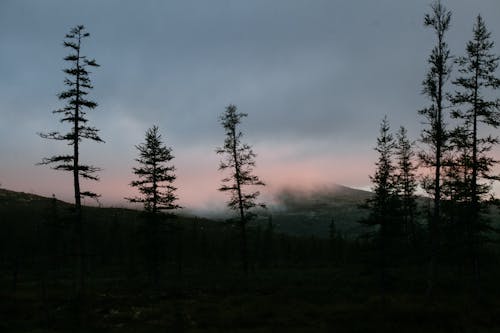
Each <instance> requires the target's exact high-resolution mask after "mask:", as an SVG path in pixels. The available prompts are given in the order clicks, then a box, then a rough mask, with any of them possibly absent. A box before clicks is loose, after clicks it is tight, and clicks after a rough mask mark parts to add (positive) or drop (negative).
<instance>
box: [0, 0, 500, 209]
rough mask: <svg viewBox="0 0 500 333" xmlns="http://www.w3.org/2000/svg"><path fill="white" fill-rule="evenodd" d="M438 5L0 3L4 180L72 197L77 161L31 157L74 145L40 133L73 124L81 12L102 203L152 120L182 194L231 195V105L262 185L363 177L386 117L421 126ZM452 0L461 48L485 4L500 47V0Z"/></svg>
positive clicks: (118, 184)
mask: <svg viewBox="0 0 500 333" xmlns="http://www.w3.org/2000/svg"><path fill="white" fill-rule="evenodd" d="M430 2H431V1H427V0H424V1H421V0H377V1H373V0H355V1H353V0H342V1H341V0H324V1H322V0H308V1H305V0H300V1H298V0H297V1H296V0H280V1H276V0H275V1H270V0H252V1H243V0H241V1H239V0H226V1H222V0H214V1H202V0H199V1H189V0H182V1H181V0H179V1H125V0H123V1H118V0H117V1H102V0H95V1H68V0H60V1H55V0H47V1H35V0H32V1H24V0H0V43H1V52H0V154H1V156H2V158H1V162H0V183H1V186H2V187H3V188H7V189H12V190H18V191H25V192H33V193H37V194H42V195H51V194H52V193H54V194H55V195H56V196H57V197H58V198H60V199H65V200H71V197H72V195H71V193H72V178H71V175H70V174H69V173H64V172H58V171H54V170H51V169H50V168H48V167H46V166H36V165H35V164H36V163H37V162H39V161H41V159H42V158H43V157H47V156H50V155H53V154H56V153H64V152H65V151H68V150H69V149H70V148H69V147H68V146H67V145H66V144H64V143H58V142H54V141H50V140H43V139H41V138H40V137H39V136H38V135H37V133H38V132H45V131H49V130H54V129H61V130H64V129H66V128H67V127H64V126H61V125H60V124H59V122H58V117H57V116H56V115H53V114H52V113H51V111H52V110H54V109H57V108H59V107H61V106H62V105H63V104H62V103H61V102H60V101H58V99H57V94H58V92H60V91H62V90H63V89H64V85H63V79H64V73H63V72H62V68H64V67H65V64H64V61H63V60H62V59H63V57H64V56H65V55H66V54H68V50H67V49H65V48H63V47H62V41H63V38H64V35H65V34H66V33H67V32H68V31H69V30H70V29H71V28H72V27H73V26H75V25H78V24H83V25H85V26H86V28H87V30H88V32H89V33H90V34H91V37H90V38H88V39H86V40H85V44H84V45H83V53H84V54H85V55H87V56H89V57H90V58H95V59H96V61H97V63H99V64H100V65H101V67H99V68H97V69H95V70H94V72H93V73H92V74H91V79H92V80H93V84H94V87H95V89H94V90H93V92H92V98H93V99H94V100H95V101H96V102H97V103H99V106H98V108H97V109H96V110H95V111H93V112H89V119H90V123H91V124H92V125H94V126H96V127H97V128H99V129H100V131H101V132H100V134H101V137H102V138H103V139H104V140H105V141H106V143H105V144H97V143H91V142H84V144H83V149H82V154H81V156H82V159H83V160H84V161H85V162H89V163H92V164H95V165H97V166H99V167H101V168H102V169H103V171H102V172H101V173H100V177H101V181H100V182H99V183H84V189H85V188H87V189H92V190H93V191H95V192H97V193H100V194H101V195H102V198H101V202H102V203H103V204H104V205H114V206H125V205H127V203H126V201H125V200H124V199H123V197H126V196H131V195H133V193H134V190H132V189H131V188H130V187H129V185H128V184H129V183H130V181H131V180H133V179H134V176H133V174H132V171H131V168H132V167H133V166H135V165H136V163H135V161H134V158H136V156H137V150H136V149H135V147H134V145H136V144H139V143H141V142H143V140H144V132H145V131H146V129H148V128H149V127H151V126H152V125H154V124H156V125H158V126H159V127H160V131H161V133H162V135H163V139H164V140H165V143H166V144H167V145H168V146H171V147H172V149H173V154H174V156H175V159H174V160H173V162H174V164H175V166H176V168H177V176H178V179H177V181H176V186H177V187H178V188H179V190H178V195H179V197H180V202H179V203H180V204H181V205H182V206H185V207H187V208H192V207H194V208H214V207H219V206H222V205H223V204H224V201H225V195H224V194H222V193H218V192H217V188H218V187H219V185H220V180H221V179H222V178H223V175H222V174H221V173H220V172H218V170H217V169H218V163H219V159H220V158H219V156H217V155H216V154H215V148H216V147H217V146H220V145H222V143H223V140H224V131H223V129H222V127H221V126H220V124H219V122H218V117H219V115H220V114H221V113H222V112H223V111H224V109H225V106H226V105H228V104H229V103H232V104H236V105H237V106H238V109H239V110H240V111H242V112H245V113H248V115H249V116H248V118H246V119H244V122H243V127H242V130H243V131H244V133H245V136H244V141H245V142H247V143H249V144H251V145H253V147H254V151H255V152H256V153H257V155H258V156H257V167H256V169H255V172H256V174H258V175H259V176H260V177H261V178H262V180H264V181H265V182H266V183H267V184H268V185H267V187H266V188H265V189H263V190H262V192H263V195H264V198H271V197H272V194H273V193H274V192H275V191H277V190H278V189H280V188H282V187H283V186H286V185H295V186H304V187H306V188H313V187H315V186H319V185H328V184H334V183H338V184H343V185H347V186H353V187H358V188H368V187H369V185H370V182H369V177H368V175H369V174H371V173H372V172H373V168H374V167H373V163H374V161H375V158H376V155H375V152H374V151H373V147H374V145H375V140H376V137H377V135H378V130H379V123H380V120H381V119H382V118H383V116H384V115H385V114H387V115H388V117H389V120H390V122H391V125H392V127H393V129H394V130H396V129H397V128H398V127H399V126H400V125H404V126H406V127H407V128H408V130H409V134H410V136H411V137H412V139H417V138H418V137H419V133H420V129H421V128H422V125H421V118H420V117H419V116H418V114H417V110H418V109H420V108H422V107H425V106H427V105H428V101H427V100H426V98H425V97H424V96H422V95H421V94H420V92H421V89H422V88H421V82H422V80H423V78H424V76H425V73H426V71H427V68H428V65H427V56H428V54H429V53H430V50H431V48H432V47H433V46H434V44H435V39H434V34H433V32H432V31H431V30H430V29H427V28H425V27H424V26H423V17H424V14H425V13H428V12H429V11H430ZM443 3H444V4H445V5H446V6H447V7H448V9H450V10H451V11H452V12H453V17H452V22H451V30H450V32H449V34H448V36H447V41H448V43H449V45H450V48H451V50H452V53H453V54H454V55H462V54H463V53H464V51H465V44H466V42H467V41H468V40H469V39H470V38H471V36H472V26H473V22H474V19H475V17H476V15H477V14H479V13H480V14H482V15H483V17H484V19H485V21H486V25H487V27H488V29H489V30H490V31H491V32H492V37H493V40H494V41H495V43H496V46H495V52H496V53H497V54H499V53H500V48H499V45H500V19H499V18H500V1H499V0H448V1H443ZM448 87H449V86H448ZM497 152H498V149H497ZM87 203H90V202H88V201H87Z"/></svg>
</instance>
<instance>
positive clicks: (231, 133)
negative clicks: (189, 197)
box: [216, 104, 265, 273]
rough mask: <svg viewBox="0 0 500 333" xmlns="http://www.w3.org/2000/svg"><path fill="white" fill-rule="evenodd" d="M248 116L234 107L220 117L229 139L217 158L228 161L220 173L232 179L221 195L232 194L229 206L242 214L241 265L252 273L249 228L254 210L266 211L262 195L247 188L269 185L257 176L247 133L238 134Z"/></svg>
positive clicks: (222, 166)
mask: <svg viewBox="0 0 500 333" xmlns="http://www.w3.org/2000/svg"><path fill="white" fill-rule="evenodd" d="M246 116H247V114H246V113H241V112H238V111H237V108H236V106H235V105H232V104H230V105H228V106H227V107H226V111H225V112H224V113H223V114H222V115H221V117H220V123H221V125H222V126H223V127H224V130H225V131H226V139H225V140H224V145H223V146H222V147H219V148H217V149H216V152H217V154H221V155H224V157H225V158H224V159H223V160H221V162H220V165H219V170H222V171H224V170H229V171H230V174H229V176H228V177H226V178H224V179H223V180H222V183H223V185H222V186H221V187H220V188H219V191H222V192H229V193H230V199H229V201H228V203H227V205H228V207H229V208H230V209H232V210H235V211H238V212H239V217H240V218H239V227H240V234H241V243H240V245H241V249H240V250H241V261H242V266H243V270H244V272H245V273H247V272H248V254H247V236H246V226H247V223H248V222H249V221H250V220H251V219H252V217H253V216H254V214H252V212H251V209H252V208H254V207H256V206H262V207H264V205H263V204H260V203H257V197H258V196H259V194H260V192H259V191H247V190H246V188H247V187H249V186H264V185H265V184H264V183H263V182H262V181H261V180H260V179H259V177H258V176H256V175H254V174H253V168H254V167H255V157H256V154H255V153H254V152H253V150H252V147H251V146H249V145H247V144H244V143H242V142H241V138H242V136H243V133H242V132H241V131H239V130H238V125H239V124H240V123H241V119H242V118H244V117H246Z"/></svg>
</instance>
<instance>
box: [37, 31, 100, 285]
mask: <svg viewBox="0 0 500 333" xmlns="http://www.w3.org/2000/svg"><path fill="white" fill-rule="evenodd" d="M89 36H90V35H89V33H88V32H85V27H84V26H83V25H79V26H76V27H74V28H72V29H71V30H70V32H69V34H67V35H66V37H65V40H64V43H63V45H64V47H67V48H69V49H70V50H71V51H70V54H69V55H67V56H66V57H65V58H64V60H65V61H67V62H68V63H69V64H70V65H69V67H68V68H65V69H64V70H63V71H64V73H66V74H67V77H66V78H65V79H64V84H65V85H66V86H67V90H65V91H63V92H61V93H60V94H59V96H58V97H59V99H60V100H63V101H66V105H65V106H64V107H63V108H61V109H58V110H55V111H53V113H55V114H59V115H61V119H60V121H61V122H62V123H69V124H70V125H71V129H70V131H69V132H67V133H63V134H61V133H60V132H58V131H54V132H49V133H40V134H39V135H40V136H41V137H42V138H44V139H52V140H58V141H67V142H68V145H70V146H72V147H73V151H72V153H69V154H66V155H55V156H51V157H48V158H44V159H43V160H42V162H41V163H39V164H49V165H52V168H53V169H55V170H61V171H69V172H72V173H73V187H74V196H75V223H76V229H75V230H76V233H77V239H78V241H77V242H76V243H77V244H78V249H77V254H76V257H77V258H79V259H78V260H79V263H78V264H77V270H79V273H78V274H77V275H78V276H79V283H78V284H77V286H79V289H80V290H79V291H80V292H82V291H83V290H84V284H85V262H84V244H85V243H84V242H85V241H84V234H83V226H82V204H81V199H82V197H91V198H97V197H98V195H97V194H96V193H94V192H90V191H82V190H81V189H80V179H81V178H84V179H90V180H95V181H97V180H99V178H98V177H97V175H96V172H98V171H99V168H97V167H95V166H92V165H87V164H83V163H81V161H80V151H79V149H80V143H81V141H82V140H84V139H85V140H91V141H96V142H104V141H103V140H102V139H101V138H100V137H99V135H98V132H99V130H98V129H97V128H95V127H91V126H89V125H88V124H87V123H88V119H87V117H86V114H87V111H88V110H93V109H95V108H96V107H97V103H96V102H94V101H92V100H90V99H89V98H88V95H89V93H90V90H91V89H92V88H93V86H92V83H91V80H90V77H89V74H90V72H89V70H88V69H89V68H93V67H98V66H99V65H98V64H97V63H96V61H95V60H94V59H88V58H87V57H86V56H84V55H82V53H81V48H82V43H83V40H84V39H85V38H87V37H89ZM77 293H79V292H78V290H77Z"/></svg>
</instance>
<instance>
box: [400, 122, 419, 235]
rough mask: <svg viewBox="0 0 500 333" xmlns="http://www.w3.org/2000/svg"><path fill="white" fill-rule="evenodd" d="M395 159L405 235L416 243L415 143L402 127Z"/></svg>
mask: <svg viewBox="0 0 500 333" xmlns="http://www.w3.org/2000/svg"><path fill="white" fill-rule="evenodd" d="M396 139H397V141H396V144H395V157H396V163H397V166H396V169H397V171H396V191H397V194H398V196H399V198H400V201H401V217H402V218H403V226H404V228H405V234H406V235H407V237H408V238H409V240H410V242H411V243H412V244H413V245H415V243H416V225H415V224H416V222H415V214H416V209H417V200H416V196H415V191H416V190H417V186H418V184H417V180H416V169H417V167H416V166H415V165H414V159H415V152H414V151H413V142H411V141H410V140H409V139H408V134H407V131H406V128H404V127H403V126H401V127H400V128H399V131H398V132H397V133H396Z"/></svg>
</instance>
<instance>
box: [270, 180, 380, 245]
mask: <svg viewBox="0 0 500 333" xmlns="http://www.w3.org/2000/svg"><path fill="white" fill-rule="evenodd" d="M371 195H372V194H371V192H368V191H363V190H357V189H353V188H350V187H346V186H342V185H332V186H323V187H320V188H316V189H313V190H307V191H306V190H301V189H294V188H284V189H282V190H280V191H278V192H277V194H276V196H275V204H274V205H271V206H270V211H271V214H272V221H273V223H274V224H275V225H276V230H277V231H278V232H285V233H288V234H293V235H302V236H304V235H310V236H316V237H328V235H329V229H330V223H331V222H332V220H333V221H334V223H335V228H336V230H337V231H339V232H341V233H342V234H343V235H344V236H345V237H349V238H353V237H356V236H358V235H359V234H361V233H362V232H363V230H364V227H363V226H362V225H360V224H359V223H358V221H359V220H361V219H362V218H364V217H366V215H367V211H366V210H364V209H362V208H361V207H360V206H361V205H362V204H363V203H365V202H366V200H367V199H368V198H370V197H371Z"/></svg>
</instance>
